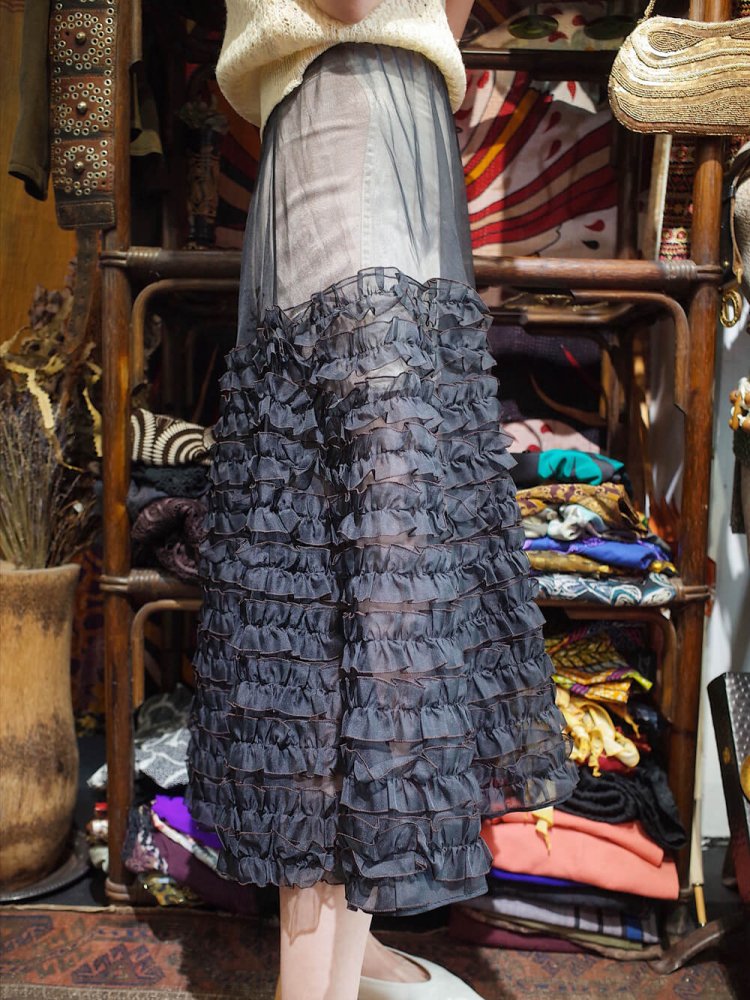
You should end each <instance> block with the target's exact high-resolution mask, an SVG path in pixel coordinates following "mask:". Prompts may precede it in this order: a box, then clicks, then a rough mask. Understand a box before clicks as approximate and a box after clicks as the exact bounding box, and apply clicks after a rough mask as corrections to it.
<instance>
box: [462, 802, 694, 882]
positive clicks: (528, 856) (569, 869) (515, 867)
mask: <svg viewBox="0 0 750 1000" xmlns="http://www.w3.org/2000/svg"><path fill="white" fill-rule="evenodd" d="M562 815H563V814H562V813H559V812H557V811H556V812H555V824H554V826H552V827H551V829H550V830H549V842H550V850H549V852H548V851H547V845H546V844H545V841H544V839H543V838H542V837H541V836H540V835H539V833H537V831H536V829H535V827H534V822H535V821H534V818H533V817H532V816H531V815H530V814H529V813H509V814H508V815H507V816H504V817H503V818H502V819H499V820H488V821H486V822H485V823H483V824H482V837H483V838H484V840H485V843H486V844H487V846H488V847H489V849H490V851H491V852H492V864H493V866H494V867H496V868H501V869H505V870H506V871H510V872H520V873H524V874H527V875H547V876H550V877H552V878H567V879H571V880H572V881H574V882H583V883H586V884H588V885H595V886H598V887H599V888H601V889H610V890H612V891H614V892H629V893H633V894H635V895H638V896H647V897H649V898H652V899H676V898H677V896H678V893H679V880H678V878H677V867H676V865H675V863H674V861H672V860H670V859H665V858H664V853H663V851H662V850H661V848H659V847H657V845H656V844H654V845H653V848H654V849H655V852H656V853H654V851H653V850H652V852H651V857H653V858H654V859H656V857H657V855H658V856H660V860H659V861H649V860H647V859H646V858H644V857H643V853H644V850H645V845H644V843H643V837H644V836H645V835H644V834H643V832H642V830H633V827H638V826H639V824H637V823H617V824H610V823H599V822H596V821H594V820H583V819H582V817H579V816H578V817H573V816H570V815H569V814H567V817H566V818H567V819H575V820H576V821H577V824H582V823H586V824H587V826H588V827H589V828H591V827H594V828H595V831H593V832H592V831H591V830H590V829H589V830H587V831H584V830H583V829H581V828H580V827H579V828H574V827H572V826H570V825H569V824H567V823H565V824H563V823H560V822H559V817H560V816H562ZM618 827H620V828H625V827H628V828H630V829H619V831H618V832H617V833H615V834H614V836H615V837H616V838H618V839H617V840H614V839H613V833H612V831H613V830H617V828H618ZM602 828H605V829H602ZM628 842H630V844H631V845H632V847H634V848H635V849H632V847H631V846H626V845H628Z"/></svg>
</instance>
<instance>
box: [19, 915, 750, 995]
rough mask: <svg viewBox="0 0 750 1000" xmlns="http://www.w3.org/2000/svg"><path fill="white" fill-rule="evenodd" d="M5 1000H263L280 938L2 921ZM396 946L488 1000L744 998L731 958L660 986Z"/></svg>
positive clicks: (193, 918) (592, 968) (251, 932)
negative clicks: (435, 965) (438, 966)
mask: <svg viewBox="0 0 750 1000" xmlns="http://www.w3.org/2000/svg"><path fill="white" fill-rule="evenodd" d="M0 927H1V928H2V938H1V940H2V950H1V958H0V997H2V998H3V1000H79V998H80V1000H116V998H120V1000H121V998H122V997H123V995H124V994H128V993H129V994H131V995H132V996H133V997H134V998H137V1000H228V998H230V997H231V998H232V1000H271V998H272V997H273V993H274V988H275V983H276V968H277V963H278V945H277V939H278V929H277V927H275V926H273V925H272V924H271V923H268V922H267V923H266V924H265V925H264V924H261V923H259V922H258V921H257V920H251V919H244V918H241V917H236V916H225V915H222V914H217V913H209V912H205V913H204V912H198V911H195V910H193V911H185V910H182V911H179V910H159V909H135V910H132V909H117V910H116V911H115V910H114V909H113V908H109V909H101V910H86V911H81V910H75V911H72V910H53V909H43V908H41V907H39V908H37V907H8V908H4V909H3V910H2V911H0ZM379 936H381V937H382V939H383V940H384V941H385V942H386V943H387V944H390V945H392V946H394V947H399V948H402V949H403V950H405V951H408V952H409V953H411V954H414V955H422V956H424V957H425V958H427V959H430V960H432V961H435V962H439V963H442V964H443V965H445V966H447V967H448V968H450V969H451V971H453V972H455V973H456V974H457V975H459V976H461V977H462V978H464V979H465V980H466V981H468V982H470V983H471V985H472V986H473V987H474V989H476V990H477V991H478V992H479V993H480V994H481V995H482V996H483V997H486V998H487V1000H516V998H518V1000H521V998H523V1000H535V998H542V997H544V998H545V1000H558V998H565V1000H580V998H587V1000H588V998H591V1000H594V998H596V1000H605V998H606V1000H613V998H616V997H621V998H624V1000H634V998H636V997H637V998H638V1000H657V998H658V1000H664V998H667V997H679V998H685V1000H687V998H692V997H706V998H711V1000H724V998H734V997H740V996H742V993H741V992H740V991H739V990H740V988H739V986H738V985H735V986H733V985H732V984H733V982H734V984H739V983H740V982H741V979H740V975H741V971H740V964H739V957H737V960H736V967H735V966H734V965H733V964H732V961H731V960H730V961H729V963H728V964H727V963H724V964H722V963H721V962H720V961H718V960H715V959H714V960H705V961H701V962H699V963H696V964H694V965H691V966H690V967H688V968H686V969H683V970H681V971H680V972H677V973H675V974H674V975H672V976H659V975H657V974H656V973H655V972H654V971H653V970H652V969H650V968H649V966H648V965H647V964H646V963H644V962H627V963H618V962H614V961H606V960H604V959H599V958H595V957H589V956H583V955H553V954H543V953H541V952H516V951H499V950H495V949H491V948H474V947H471V946H470V945H465V944H460V943H458V942H456V941H454V940H452V939H451V938H450V937H448V935H447V934H446V932H445V931H444V930H439V931H433V932H429V933H420V934H416V933H408V932H406V933H405V932H398V933H397V932H391V931H386V932H380V933H379ZM745 995H747V994H745Z"/></svg>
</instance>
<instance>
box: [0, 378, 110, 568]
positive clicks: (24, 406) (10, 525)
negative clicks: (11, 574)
mask: <svg viewBox="0 0 750 1000" xmlns="http://www.w3.org/2000/svg"><path fill="white" fill-rule="evenodd" d="M56 437H57V441H58V442H60V441H63V442H64V439H65V428H64V427H62V428H58V429H57V433H56ZM56 456H57V447H56V445H55V443H54V442H53V440H51V439H50V437H48V435H47V434H46V433H45V431H44V427H43V425H42V421H41V418H40V414H39V409H38V407H37V405H36V402H35V400H34V399H33V398H32V397H31V396H30V395H29V394H28V393H25V392H16V391H13V390H12V388H11V387H9V386H8V385H7V383H6V385H5V386H3V391H2V392H1V393H0V560H2V561H3V562H6V563H10V564H12V565H13V566H15V567H16V568H19V569H20V568H23V569H44V568H45V567H48V566H62V565H63V564H64V563H66V562H70V560H71V559H72V558H73V556H75V555H76V554H77V553H78V552H80V551H81V550H82V549H84V548H86V547H87V546H88V545H89V544H90V543H91V541H92V538H93V534H94V530H95V519H94V506H95V500H94V496H93V493H92V491H91V489H90V483H89V482H88V479H87V477H86V476H84V475H82V474H80V473H79V472H77V471H76V470H72V469H70V468H68V467H67V466H65V465H64V464H61V463H59V462H58V460H57V457H56Z"/></svg>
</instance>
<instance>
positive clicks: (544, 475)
mask: <svg viewBox="0 0 750 1000" xmlns="http://www.w3.org/2000/svg"><path fill="white" fill-rule="evenodd" d="M604 463H606V464H607V465H610V466H611V467H612V469H613V470H614V471H615V472H617V471H619V470H620V469H621V468H622V467H623V464H622V462H618V461H617V459H616V458H609V457H608V456H607V455H593V454H591V453H590V452H585V451H568V450H566V449H563V448H553V449H551V450H550V451H540V452H539V478H540V480H541V481H542V482H555V483H591V484H592V485H594V486H598V485H599V484H600V483H602V482H606V481H607V479H609V478H611V477H610V476H607V475H606V472H605V469H606V466H605V465H604ZM605 476H606V479H605Z"/></svg>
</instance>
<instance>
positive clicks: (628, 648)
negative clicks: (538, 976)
mask: <svg viewBox="0 0 750 1000" xmlns="http://www.w3.org/2000/svg"><path fill="white" fill-rule="evenodd" d="M549 617H550V619H551V620H550V625H551V628H549V629H548V632H547V635H546V637H545V643H546V648H547V651H548V653H549V655H550V657H551V660H552V665H553V678H554V681H555V683H556V686H557V702H558V705H559V707H560V708H561V711H562V713H563V716H564V718H565V723H566V732H567V734H568V736H569V738H570V740H571V754H570V756H571V759H572V760H575V761H576V762H577V763H578V764H579V784H578V786H577V788H576V790H575V791H574V792H573V794H572V796H571V797H570V798H569V799H567V800H566V801H565V802H562V803H560V804H559V805H557V806H556V807H555V808H546V809H541V810H539V811H537V812H533V813H511V814H508V815H506V816H504V817H502V818H501V819H495V820H489V821H486V822H485V824H484V826H483V837H484V839H485V842H486V844H487V846H488V847H489V849H490V851H491V853H492V858H493V868H492V872H491V877H490V879H489V883H490V891H489V893H488V895H487V896H484V897H479V898H477V899H475V900H471V901H469V902H467V903H465V904H461V905H460V906H455V907H452V909H451V918H450V919H451V931H452V933H453V934H454V935H455V936H457V937H459V938H461V939H462V940H465V941H470V942H472V943H474V944H485V945H496V946H498V947H505V948H519V949H533V950H539V949H544V950H550V951H579V950H582V951H593V952H596V953H599V954H602V955H606V956H608V957H612V958H619V959H623V960H628V959H643V958H651V957H654V956H655V955H658V954H659V952H660V943H659V934H658V916H659V907H660V902H661V901H664V900H672V899H676V898H677V895H678V889H679V886H678V878H677V869H676V866H675V863H674V860H673V858H672V852H673V851H674V850H676V849H679V848H680V847H682V846H684V844H685V843H686V840H687V838H686V834H685V830H684V828H683V827H682V825H681V823H680V820H679V817H678V815H677V809H676V806H675V802H674V799H673V797H672V794H671V791H670V789H669V786H668V784H667V777H666V774H665V772H664V770H663V769H662V768H661V766H660V765H659V763H658V762H657V759H656V756H657V755H656V752H655V751H654V749H653V747H654V746H656V745H658V743H659V742H660V739H661V734H662V729H661V725H662V724H661V722H660V719H659V716H658V713H657V712H656V710H655V709H654V708H653V706H652V705H650V704H649V702H648V697H647V696H648V691H649V690H650V689H651V687H652V685H653V677H654V672H655V656H654V653H653V651H652V650H651V649H650V648H649V636H648V630H647V628H646V627H645V626H644V625H643V624H641V623H638V622H629V621H628V622H617V621H615V622H608V621H600V620H596V621H591V622H587V623H576V624H575V625H574V626H573V627H570V626H568V627H567V629H566V628H563V627H561V621H562V616H561V618H560V620H558V621H556V620H555V617H554V614H551V615H550V616H549Z"/></svg>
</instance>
